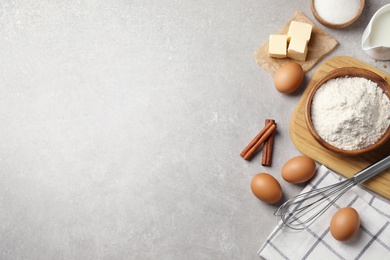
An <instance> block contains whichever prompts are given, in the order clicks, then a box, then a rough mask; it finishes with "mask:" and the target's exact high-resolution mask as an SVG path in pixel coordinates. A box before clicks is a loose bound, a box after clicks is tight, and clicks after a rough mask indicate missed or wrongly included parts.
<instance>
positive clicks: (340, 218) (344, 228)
mask: <svg viewBox="0 0 390 260" xmlns="http://www.w3.org/2000/svg"><path fill="white" fill-rule="evenodd" d="M359 227H360V217H359V214H358V212H357V211H356V210H355V209H354V208H352V207H346V208H342V209H339V210H338V211H337V212H336V213H335V214H334V215H333V217H332V220H331V221H330V233H331V234H332V236H333V237H334V238H335V239H336V240H339V241H347V240H350V239H351V238H353V237H354V236H355V235H356V234H357V232H358V231H359Z"/></svg>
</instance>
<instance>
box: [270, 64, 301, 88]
mask: <svg viewBox="0 0 390 260" xmlns="http://www.w3.org/2000/svg"><path fill="white" fill-rule="evenodd" d="M304 76H305V73H304V72H303V69H302V66H301V65H299V64H298V63H296V62H289V63H287V64H285V65H283V66H281V67H280V68H279V70H278V71H277V72H276V73H275V76H274V85H275V88H276V89H277V90H278V91H279V92H282V93H286V94H288V93H292V92H294V91H295V90H297V89H298V87H299V86H300V85H301V83H302V81H303V77H304Z"/></svg>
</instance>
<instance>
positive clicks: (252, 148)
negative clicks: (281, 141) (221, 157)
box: [240, 122, 276, 160]
mask: <svg viewBox="0 0 390 260" xmlns="http://www.w3.org/2000/svg"><path fill="white" fill-rule="evenodd" d="M275 129H276V124H275V123H272V122H270V123H268V124H266V126H265V127H264V128H263V129H262V130H261V131H260V132H259V133H258V134H257V135H256V136H255V138H254V139H253V140H252V141H251V142H250V143H249V144H248V145H247V146H246V147H245V149H244V150H243V151H242V152H241V153H240V155H241V156H242V157H243V158H244V159H245V160H249V159H250V158H251V157H252V155H253V154H254V153H255V152H256V150H257V149H258V148H259V147H260V146H261V145H262V144H263V143H264V142H265V140H267V139H268V137H270V135H271V134H272V133H273V132H274V131H275Z"/></svg>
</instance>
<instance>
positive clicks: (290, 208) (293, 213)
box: [274, 155, 390, 230]
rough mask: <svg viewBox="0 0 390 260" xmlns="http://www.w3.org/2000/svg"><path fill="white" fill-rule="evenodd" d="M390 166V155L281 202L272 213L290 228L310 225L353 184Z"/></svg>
mask: <svg viewBox="0 0 390 260" xmlns="http://www.w3.org/2000/svg"><path fill="white" fill-rule="evenodd" d="M389 167H390V155H388V156H387V157H385V158H383V159H382V160H380V161H378V162H376V163H374V164H372V165H370V166H368V167H366V168H364V169H363V170H361V171H360V172H358V173H356V174H355V175H354V176H352V177H351V178H349V179H346V180H344V181H341V182H339V183H336V184H332V185H329V186H326V187H323V188H318V189H312V190H310V191H308V192H305V193H301V194H299V195H297V196H295V197H293V198H291V199H289V200H288V201H286V202H285V203H283V204H282V205H281V206H280V207H279V208H278V210H277V211H275V213H274V215H275V216H278V217H280V218H281V220H282V222H283V224H284V225H286V226H287V227H289V228H291V229H295V230H302V229H305V228H307V227H308V226H309V225H311V224H312V223H313V222H314V220H315V219H317V218H318V217H319V216H321V215H322V214H323V213H324V212H325V211H326V210H327V209H328V208H329V207H330V206H331V205H332V204H333V203H334V202H335V201H337V200H338V199H339V198H340V197H341V196H342V195H343V194H344V193H346V192H347V191H348V190H349V189H351V188H352V187H353V186H355V185H357V184H360V183H363V182H365V181H367V180H368V179H371V178H372V177H374V176H376V175H377V174H379V173H381V172H383V171H384V170H386V169H387V168H389Z"/></svg>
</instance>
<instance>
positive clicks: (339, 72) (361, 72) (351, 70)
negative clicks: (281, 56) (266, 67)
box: [305, 67, 390, 155]
mask: <svg viewBox="0 0 390 260" xmlns="http://www.w3.org/2000/svg"><path fill="white" fill-rule="evenodd" d="M340 77H361V78H366V79H369V80H371V81H373V82H375V83H376V84H377V85H378V86H379V87H380V88H381V89H383V91H384V93H385V94H386V95H387V97H388V98H389V99H390V85H389V84H388V83H387V82H386V80H384V79H383V78H382V77H381V76H379V75H378V74H376V73H374V72H372V71H370V70H366V69H362V68H357V67H343V68H338V69H335V70H333V71H331V72H329V73H328V74H326V75H325V76H324V77H323V78H322V79H320V80H319V81H318V82H317V83H316V84H315V85H314V86H313V88H312V89H311V90H310V92H309V94H308V97H307V100H306V104H305V121H306V125H307V128H308V130H309V132H310V134H311V135H312V136H313V137H314V139H315V140H316V141H317V142H318V143H319V144H320V145H322V146H323V147H324V148H326V149H327V150H329V151H332V152H335V153H339V154H343V155H359V154H363V153H367V152H370V151H373V150H375V149H377V148H379V147H380V146H381V145H383V144H384V143H386V142H387V140H389V138H390V127H388V129H387V131H386V132H385V133H384V135H383V136H382V137H381V138H380V139H379V140H378V141H377V142H376V143H374V144H373V145H371V146H368V147H366V148H364V149H360V150H344V149H340V148H338V147H335V146H333V145H331V144H329V143H327V142H326V141H325V140H323V139H322V138H321V137H320V136H319V135H318V134H317V132H316V130H315V128H314V126H313V123H312V121H311V104H312V101H313V97H314V95H315V93H316V91H317V90H318V89H319V88H320V87H321V86H322V85H323V84H324V83H325V82H327V81H328V80H330V79H334V78H340Z"/></svg>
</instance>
